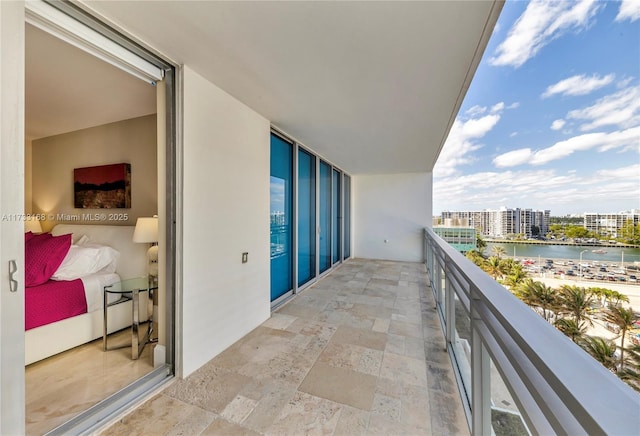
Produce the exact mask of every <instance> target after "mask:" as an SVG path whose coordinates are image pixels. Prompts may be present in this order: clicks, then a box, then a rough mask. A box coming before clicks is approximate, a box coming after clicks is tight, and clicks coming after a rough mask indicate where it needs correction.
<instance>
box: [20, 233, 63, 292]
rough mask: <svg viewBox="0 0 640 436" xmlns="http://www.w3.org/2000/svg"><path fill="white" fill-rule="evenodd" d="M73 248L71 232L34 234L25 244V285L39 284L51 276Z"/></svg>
mask: <svg viewBox="0 0 640 436" xmlns="http://www.w3.org/2000/svg"><path fill="white" fill-rule="evenodd" d="M69 248H71V234H70V233H69V234H67V235H60V236H52V235H51V234H50V233H43V234H40V235H33V236H32V237H31V238H30V239H29V240H28V241H27V242H26V244H25V249H24V258H25V259H24V260H25V262H24V270H25V274H24V276H25V284H24V285H25V286H27V287H29V286H38V285H41V284H43V283H44V282H46V281H47V280H49V279H50V278H51V276H52V275H53V273H55V272H56V270H57V269H58V267H59V266H60V264H61V263H62V261H63V260H64V257H65V256H66V255H67V253H68V252H69Z"/></svg>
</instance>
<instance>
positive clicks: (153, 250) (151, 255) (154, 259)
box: [147, 244, 158, 277]
mask: <svg viewBox="0 0 640 436" xmlns="http://www.w3.org/2000/svg"><path fill="white" fill-rule="evenodd" d="M147 262H148V264H147V273H148V274H149V275H150V276H152V277H158V245H157V244H154V245H152V246H151V247H149V249H148V250H147Z"/></svg>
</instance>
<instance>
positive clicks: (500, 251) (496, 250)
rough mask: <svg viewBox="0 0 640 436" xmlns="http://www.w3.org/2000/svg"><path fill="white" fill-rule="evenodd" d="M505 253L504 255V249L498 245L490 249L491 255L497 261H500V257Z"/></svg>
mask: <svg viewBox="0 0 640 436" xmlns="http://www.w3.org/2000/svg"><path fill="white" fill-rule="evenodd" d="M505 253H506V251H505V249H504V247H501V246H499V245H494V246H493V247H491V254H493V255H494V256H495V257H497V258H498V259H501V258H502V256H504V254H505Z"/></svg>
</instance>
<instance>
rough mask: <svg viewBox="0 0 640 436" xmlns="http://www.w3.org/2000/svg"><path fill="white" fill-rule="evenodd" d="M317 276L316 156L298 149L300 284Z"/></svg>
mask: <svg viewBox="0 0 640 436" xmlns="http://www.w3.org/2000/svg"><path fill="white" fill-rule="evenodd" d="M315 276H316V158H315V156H313V155H312V154H310V153H307V152H306V151H304V150H302V149H299V151H298V286H301V285H303V284H305V283H306V282H308V281H309V280H311V279H312V278H314V277H315Z"/></svg>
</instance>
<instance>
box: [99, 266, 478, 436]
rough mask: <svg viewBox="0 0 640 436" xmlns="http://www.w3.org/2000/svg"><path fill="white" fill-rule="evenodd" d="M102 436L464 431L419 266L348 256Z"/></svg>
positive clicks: (449, 432)
mask: <svg viewBox="0 0 640 436" xmlns="http://www.w3.org/2000/svg"><path fill="white" fill-rule="evenodd" d="M102 434H104V435H135V434H140V435H151V434H158V435H200V434H202V435H208V434H211V435H218V434H221V435H258V434H268V435H271V434H273V435H279V434H283V435H284V434H287V435H298V434H323V435H324V434H335V435H360V434H363V435H364V434H370V435H377V434H381V435H390V434H393V435H398V434H406V435H431V434H433V435H445V434H446V435H458V434H469V431H468V427H467V424H466V420H465V417H464V412H463V409H462V405H461V402H460V397H459V395H458V390H457V387H456V382H455V378H454V375H453V371H452V369H451V364H450V362H449V358H448V355H447V353H446V352H445V351H444V339H443V336H442V332H441V329H440V324H439V321H438V319H437V316H436V313H435V309H434V303H433V294H432V293H431V289H430V288H429V287H428V282H427V276H426V272H425V267H424V265H423V264H419V263H407V262H390V261H373V260H361V259H352V260H350V261H348V262H346V263H345V264H343V265H342V266H341V267H339V268H337V269H336V270H335V271H334V272H332V273H331V274H330V275H328V276H326V277H324V278H323V279H321V280H319V281H318V283H316V284H315V285H314V286H313V287H310V288H308V289H306V290H304V291H302V292H301V293H300V294H298V295H297V296H296V297H295V298H294V299H292V300H291V301H290V302H289V303H287V304H286V305H284V306H282V307H281V308H280V309H278V310H277V311H275V312H274V313H273V314H272V316H271V318H270V319H269V320H267V321H266V322H265V323H263V324H262V325H261V326H259V327H258V328H256V329H255V330H253V331H252V332H251V333H249V334H248V335H247V336H245V337H243V338H242V339H241V340H239V341H238V342H236V343H235V344H234V345H232V346H231V347H229V348H228V349H227V350H225V351H224V352H223V353H221V354H220V355H218V356H217V357H216V358H214V359H213V360H211V361H210V362H208V363H207V364H206V365H204V366H203V367H202V368H200V369H199V370H198V371H196V372H195V373H193V374H191V375H190V376H189V377H187V378H186V379H184V380H177V381H176V382H174V383H173V384H172V385H170V386H169V387H168V388H167V389H166V390H164V391H163V392H162V393H160V394H159V395H157V396H155V397H153V398H152V399H150V400H149V401H147V402H146V403H144V404H143V405H141V406H140V407H139V408H137V409H136V410H134V411H133V412H132V413H130V414H129V415H127V416H125V417H124V418H122V419H121V420H120V421H118V422H116V423H115V424H113V425H112V426H111V427H109V428H108V429H106V430H105V431H103V433H102Z"/></svg>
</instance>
